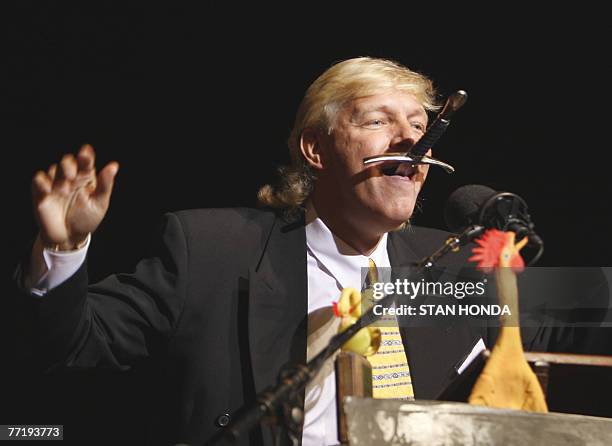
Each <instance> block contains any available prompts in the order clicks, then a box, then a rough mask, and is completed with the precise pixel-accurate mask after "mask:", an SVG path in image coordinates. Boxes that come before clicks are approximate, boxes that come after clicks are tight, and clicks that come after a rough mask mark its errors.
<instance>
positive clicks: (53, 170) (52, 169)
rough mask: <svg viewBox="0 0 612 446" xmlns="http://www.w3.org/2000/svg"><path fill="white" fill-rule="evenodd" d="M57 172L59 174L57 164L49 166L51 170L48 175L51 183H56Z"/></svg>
mask: <svg viewBox="0 0 612 446" xmlns="http://www.w3.org/2000/svg"><path fill="white" fill-rule="evenodd" d="M56 172H57V164H51V165H50V166H49V170H47V175H49V178H50V179H51V181H55V173H56Z"/></svg>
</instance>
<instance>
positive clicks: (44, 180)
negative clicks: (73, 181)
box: [32, 170, 53, 201]
mask: <svg viewBox="0 0 612 446" xmlns="http://www.w3.org/2000/svg"><path fill="white" fill-rule="evenodd" d="M52 187H53V181H52V180H51V178H50V177H49V176H48V175H47V174H46V173H45V172H43V171H42V170H39V171H38V172H36V174H35V175H34V178H33V179H32V196H33V198H34V201H40V200H41V199H42V198H43V197H44V196H46V195H48V194H50V193H51V188H52Z"/></svg>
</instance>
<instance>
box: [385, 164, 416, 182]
mask: <svg viewBox="0 0 612 446" xmlns="http://www.w3.org/2000/svg"><path fill="white" fill-rule="evenodd" d="M380 171H381V172H382V174H383V175H385V176H387V177H402V178H409V179H411V180H412V178H413V176H414V174H415V173H416V167H415V166H414V165H412V164H410V163H385V164H384V165H383V166H381V167H380Z"/></svg>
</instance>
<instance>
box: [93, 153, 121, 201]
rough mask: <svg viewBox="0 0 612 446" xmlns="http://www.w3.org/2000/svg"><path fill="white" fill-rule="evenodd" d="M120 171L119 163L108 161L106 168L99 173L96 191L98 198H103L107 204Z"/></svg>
mask: <svg viewBox="0 0 612 446" xmlns="http://www.w3.org/2000/svg"><path fill="white" fill-rule="evenodd" d="M118 171H119V163H117V162H115V161H113V162H111V163H108V164H107V165H106V166H105V167H104V169H102V170H101V171H100V173H99V174H98V184H97V187H96V192H95V196H96V199H97V200H101V201H102V202H104V203H105V204H108V201H109V200H110V196H111V193H112V191H113V185H114V183H115V177H116V176H117V172H118Z"/></svg>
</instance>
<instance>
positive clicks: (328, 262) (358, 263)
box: [306, 203, 390, 290]
mask: <svg viewBox="0 0 612 446" xmlns="http://www.w3.org/2000/svg"><path fill="white" fill-rule="evenodd" d="M306 213H307V218H306V221H307V224H306V245H307V247H308V250H309V251H310V253H311V254H312V255H313V256H314V257H315V258H316V259H317V261H319V262H320V263H321V264H322V265H323V266H324V267H325V268H326V269H327V270H328V271H329V272H330V274H331V275H332V276H333V277H334V278H335V279H336V281H337V282H338V283H339V284H340V286H341V287H342V288H348V287H350V288H356V289H358V290H359V289H361V288H362V285H363V281H364V279H365V273H366V271H367V269H364V270H362V268H368V266H369V259H372V260H374V263H376V266H377V267H378V268H385V267H389V266H390V262H389V255H388V253H387V234H386V233H385V234H383V236H382V237H381V239H380V241H379V242H378V245H377V246H376V248H375V249H374V251H373V252H372V253H371V254H370V255H369V256H364V255H362V254H360V253H359V252H358V251H357V250H355V249H354V248H352V247H351V246H350V245H348V244H347V243H346V242H345V241H344V240H342V239H341V238H340V237H338V236H336V235H335V234H333V233H332V232H331V230H330V229H329V228H328V227H327V225H326V224H325V222H324V221H323V220H321V218H319V217H318V216H317V215H316V210H315V209H314V206H312V204H310V203H308V204H307V210H306ZM380 273H381V274H380V275H379V277H380V278H381V279H384V278H385V276H386V274H384V272H383V271H381V272H380Z"/></svg>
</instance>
